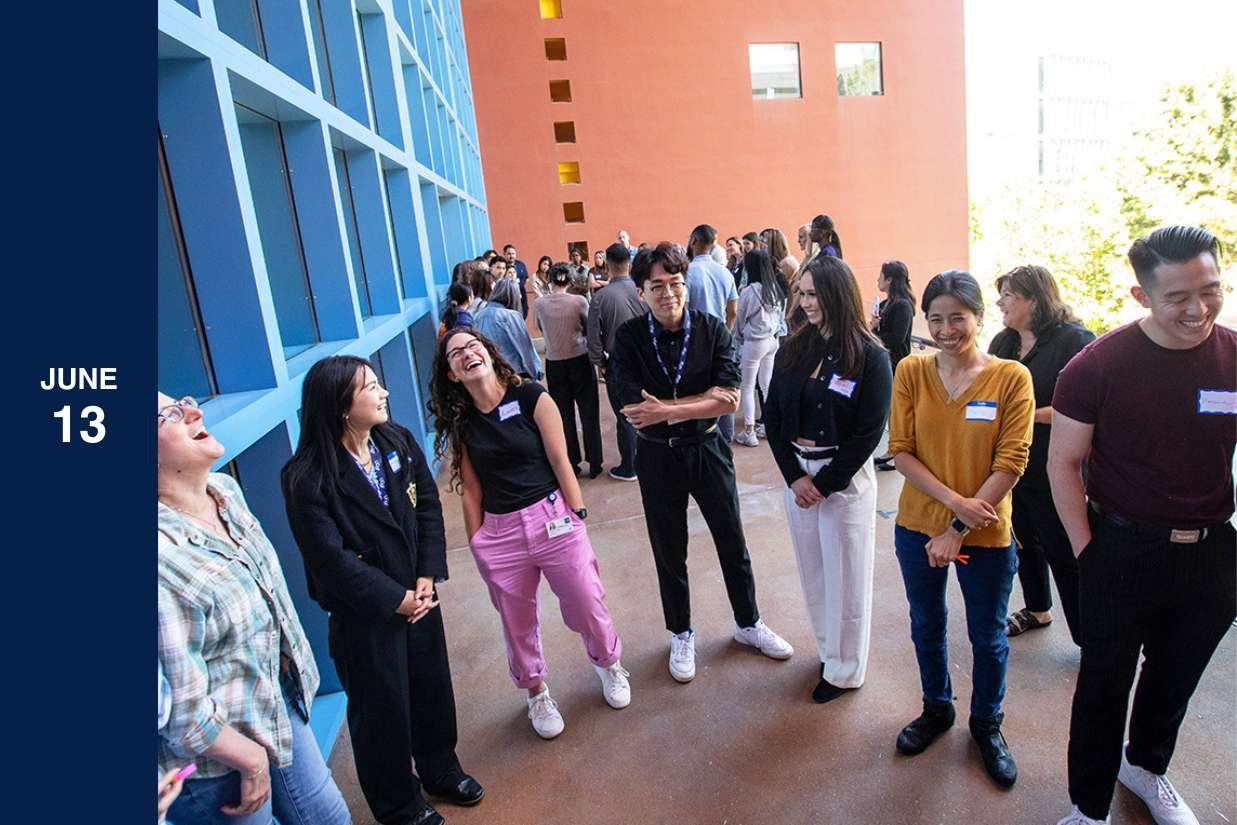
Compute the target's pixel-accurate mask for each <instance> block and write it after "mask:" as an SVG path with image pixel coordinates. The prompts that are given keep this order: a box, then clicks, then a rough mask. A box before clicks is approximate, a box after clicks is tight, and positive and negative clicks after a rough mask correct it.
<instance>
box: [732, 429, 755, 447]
mask: <svg viewBox="0 0 1237 825" xmlns="http://www.w3.org/2000/svg"><path fill="white" fill-rule="evenodd" d="M734 443H735V444H742V445H743V446H744V447H758V446H760V442H759V441H757V440H756V433H755V432H753V431H752V430H744V431H743V432H739V433H735V434H734Z"/></svg>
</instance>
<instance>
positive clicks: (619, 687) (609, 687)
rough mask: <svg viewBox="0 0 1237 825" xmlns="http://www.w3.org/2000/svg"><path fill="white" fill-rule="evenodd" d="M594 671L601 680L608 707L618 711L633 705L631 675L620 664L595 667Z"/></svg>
mask: <svg viewBox="0 0 1237 825" xmlns="http://www.w3.org/2000/svg"><path fill="white" fill-rule="evenodd" d="M593 670H595V671H597V676H598V678H600V679H601V695H602V696H604V697H606V704H607V705H609V706H610V707H612V708H614V709H615V710H617V709H619V708H625V707H627V706H628V705H630V704H631V682H629V681H627V677H628V676H630V675H631V674H630V673H628V672H627V671H626V670H624V669H623V666H622V665H621V664H620V663H618V662H615V663H614V664H612V665H610V666H609V667H597V665H593Z"/></svg>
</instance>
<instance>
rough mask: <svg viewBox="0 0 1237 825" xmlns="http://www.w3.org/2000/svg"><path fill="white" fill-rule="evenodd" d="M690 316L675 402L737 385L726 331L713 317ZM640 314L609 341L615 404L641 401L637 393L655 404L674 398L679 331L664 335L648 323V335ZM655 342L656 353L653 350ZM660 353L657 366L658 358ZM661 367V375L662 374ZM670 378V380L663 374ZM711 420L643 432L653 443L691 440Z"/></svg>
mask: <svg viewBox="0 0 1237 825" xmlns="http://www.w3.org/2000/svg"><path fill="white" fill-rule="evenodd" d="M685 311H686V312H688V313H690V314H691V325H692V331H691V341H690V342H688V346H687V360H686V362H685V363H684V365H683V374H682V377H681V378H680V379H679V385H678V393H677V397H679V398H685V397H687V396H689V395H699V394H700V393H703V392H706V391H708V390H709V388H711V387H738V386H739V383H740V373H739V362H738V359H737V357H736V355H735V351H734V343H733V341H732V340H731V338H730V332H729V331H728V330H727V329H726V325H725V324H724V323H722V322H721V321H720V320H719V319H717V318H714V317H713V316H712V315H707V314H705V313H703V312H700V311H699V310H694V309H688V310H685ZM651 317H652V313H647V312H646V313H645V314H644V315H641V316H639V317H636V318H632V319H631V320H629V321H626V322H624V323H623V325H622V326H620V327H619V328H618V332H616V333H615V335H614V350H613V351H612V352H611V353H610V371H609V372H608V373H607V375H606V380H607V381H617V382H618V384H617V386H618V397H619V401H620V402H621V403H622V404H624V405H626V404H638V403H639V402H641V401H643V400H644V399H643V397H642V396H641V395H640V390H646V391H647V392H648V393H649V395H653V396H656V397H657V398H664V399H670V398H674V397H675V396H676V393H675V392H674V374H675V371H676V369H677V368H678V366H679V357H680V356H681V355H682V351H683V339H684V334H685V330H686V319H684V322H685V323H684V326H682V327H680V328H679V329H676V330H668V329H665V328H664V327H662V325H661V324H659V323H658V322H657V319H656V318H654V319H653V335H649V319H650V318H651ZM654 338H655V339H656V346H657V350H656V351H655V350H654V349H653V347H654ZM658 352H660V353H661V363H660V364H659V363H658V361H657V353H658ZM662 364H664V365H665V369H664V370H663V369H662ZM667 373H669V374H667ZM716 421H717V419H716V418H708V419H693V420H691V421H683V422H680V423H678V424H673V425H671V424H666V423H662V424H654V425H652V426H650V427H646V428H645V429H644V432H645V433H647V434H648V435H650V436H652V437H653V438H671V437H681V436H690V435H695V434H697V433H700V432H703V431H704V430H707V429H708V428H709V427H711V426H713V424H714V423H715V422H716Z"/></svg>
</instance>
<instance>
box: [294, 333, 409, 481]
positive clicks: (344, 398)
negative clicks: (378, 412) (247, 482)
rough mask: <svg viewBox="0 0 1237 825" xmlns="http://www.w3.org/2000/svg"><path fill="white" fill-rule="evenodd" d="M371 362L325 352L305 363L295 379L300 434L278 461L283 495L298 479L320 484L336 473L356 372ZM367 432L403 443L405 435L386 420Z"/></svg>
mask: <svg viewBox="0 0 1237 825" xmlns="http://www.w3.org/2000/svg"><path fill="white" fill-rule="evenodd" d="M366 367H369V368H370V369H371V370H372V369H373V368H374V365H373V364H371V363H370V362H369V361H366V360H365V359H364V358H358V357H357V356H355V355H329V356H327V357H326V358H323V359H322V360H321V361H319V362H318V363H316V364H314V365H313V366H312V367H310V368H309V372H308V373H306V374H305V381H304V383H303V384H302V385H301V437H300V439H299V440H298V441H297V444H296V452H294V453H293V454H292V458H290V459H289V460H288V463H287V464H285V465H284V466H283V471H282V472H281V473H280V487H281V488H282V489H283V494H284V498H285V499H289V498H290V497H291V496H295V495H296V491H297V490H299V489H300V488H301V486H302V485H303V484H307V483H308V484H313V485H316V486H321V485H322V484H323V483H324V482H325V481H326V480H327V479H333V478H335V477H336V476H337V475H339V459H338V455H337V448H338V446H339V444H340V443H341V441H342V440H343V437H344V420H345V419H344V416H346V415H347V414H348V410H350V409H352V399H353V397H354V396H355V395H356V390H357V387H358V382H359V381H360V376H362V375H364V369H365V368H366ZM372 432H380V433H382V434H383V435H385V436H386V437H387V438H388V439H392V440H394V441H395V442H396V443H398V444H403V445H405V446H406V444H407V439H406V438H404V436H403V435H402V434H401V433H400V432H399V430H398V429H397V428H396V427H395V426H393V425H392V424H391V423H390V422H389V421H388V423H385V424H376V425H374V427H373V428H372Z"/></svg>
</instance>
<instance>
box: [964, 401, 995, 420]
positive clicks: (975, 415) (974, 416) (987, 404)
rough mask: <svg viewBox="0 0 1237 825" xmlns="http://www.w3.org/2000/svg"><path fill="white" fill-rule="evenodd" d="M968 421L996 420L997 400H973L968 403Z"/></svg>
mask: <svg viewBox="0 0 1237 825" xmlns="http://www.w3.org/2000/svg"><path fill="white" fill-rule="evenodd" d="M966 420H967V421H996V402H995V401H972V402H970V403H969V404H967V405H966Z"/></svg>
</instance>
